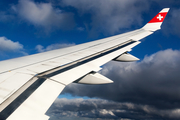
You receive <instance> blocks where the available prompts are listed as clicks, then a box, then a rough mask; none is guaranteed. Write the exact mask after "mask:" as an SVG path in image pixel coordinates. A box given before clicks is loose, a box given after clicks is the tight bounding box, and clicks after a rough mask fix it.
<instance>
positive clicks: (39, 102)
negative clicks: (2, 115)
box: [7, 79, 65, 120]
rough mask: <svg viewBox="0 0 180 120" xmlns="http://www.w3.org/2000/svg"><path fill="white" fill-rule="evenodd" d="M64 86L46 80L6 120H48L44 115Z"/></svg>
mask: <svg viewBox="0 0 180 120" xmlns="http://www.w3.org/2000/svg"><path fill="white" fill-rule="evenodd" d="M64 87H65V86H64V85H62V84H60V83H58V82H55V81H52V80H49V79H47V80H46V81H45V82H44V83H43V84H42V85H41V86H40V87H39V88H38V89H37V90H36V91H35V92H33V93H32V94H31V95H30V96H29V98H28V99H26V100H25V101H24V102H23V103H22V104H21V106H20V107H18V108H17V109H16V111H14V112H13V113H12V114H11V116H10V117H8V118H7V120H42V118H43V120H48V119H49V117H47V116H46V115H44V113H46V111H47V110H48V108H49V106H50V105H51V104H52V103H53V101H54V100H55V99H56V98H57V97H58V95H59V94H60V92H61V91H62V90H63V89H64Z"/></svg>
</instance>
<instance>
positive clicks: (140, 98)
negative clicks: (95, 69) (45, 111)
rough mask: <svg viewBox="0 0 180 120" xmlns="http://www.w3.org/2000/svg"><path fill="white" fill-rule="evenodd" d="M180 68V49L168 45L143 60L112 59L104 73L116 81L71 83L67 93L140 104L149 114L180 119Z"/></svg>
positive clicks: (66, 89) (65, 91) (66, 90)
mask: <svg viewBox="0 0 180 120" xmlns="http://www.w3.org/2000/svg"><path fill="white" fill-rule="evenodd" d="M179 71H180V51H178V50H172V49H167V50H164V51H159V52H157V53H155V54H153V55H150V56H145V58H144V59H143V60H142V61H140V62H134V63H118V62H110V63H108V64H107V65H105V66H104V67H103V70H102V71H101V73H102V74H104V75H105V76H107V77H109V78H110V79H112V80H113V81H114V83H113V84H109V85H78V84H70V85H69V86H67V87H66V88H65V90H64V92H63V93H70V94H72V95H78V96H88V97H96V98H101V99H107V100H112V101H116V102H118V103H131V104H132V105H140V106H142V108H141V110H143V113H146V114H148V115H149V114H150V115H151V114H153V115H154V116H156V117H162V119H179V118H180V102H179V101H180V87H179V85H180V74H179ZM135 108H136V106H135ZM132 117H133V116H132ZM133 118H134V119H135V118H136V117H135V116H134V117H133Z"/></svg>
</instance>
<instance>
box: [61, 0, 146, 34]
mask: <svg viewBox="0 0 180 120" xmlns="http://www.w3.org/2000/svg"><path fill="white" fill-rule="evenodd" d="M62 4H64V6H71V7H74V8H75V9H77V11H78V15H79V16H80V17H81V20H83V22H84V25H85V26H86V27H87V30H89V32H91V33H92V34H95V33H98V32H101V33H104V34H114V33H116V32H119V31H120V30H123V29H128V28H131V27H132V26H134V25H135V26H141V25H142V16H141V15H142V13H143V12H145V11H146V10H148V2H146V1H143V0H140V1H139V0H131V1H127V0H98V1H97V0H85V1H84V0H78V1H73V0H63V1H62ZM87 18H88V20H87ZM89 19H90V20H89Z"/></svg>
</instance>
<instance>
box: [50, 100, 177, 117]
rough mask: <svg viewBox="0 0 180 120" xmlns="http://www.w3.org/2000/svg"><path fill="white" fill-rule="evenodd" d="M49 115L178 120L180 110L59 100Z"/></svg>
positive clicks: (103, 102)
mask: <svg viewBox="0 0 180 120" xmlns="http://www.w3.org/2000/svg"><path fill="white" fill-rule="evenodd" d="M47 115H49V116H50V117H51V118H50V120H56V119H63V120H64V119H65V118H66V119H72V118H79V119H88V118H89V120H91V119H95V118H96V119H98V118H100V119H106V120H112V119H121V120H122V119H126V120H134V119H136V120H139V119H149V120H151V119H158V120H164V119H171V120H172V119H174V120H176V119H178V118H179V117H180V115H179V111H178V110H159V109H155V108H153V107H151V106H148V105H140V104H133V103H121V102H113V101H108V100H103V99H81V98H79V99H66V98H61V99H57V100H56V101H55V102H54V103H53V105H52V106H51V108H50V109H49V110H48V112H47Z"/></svg>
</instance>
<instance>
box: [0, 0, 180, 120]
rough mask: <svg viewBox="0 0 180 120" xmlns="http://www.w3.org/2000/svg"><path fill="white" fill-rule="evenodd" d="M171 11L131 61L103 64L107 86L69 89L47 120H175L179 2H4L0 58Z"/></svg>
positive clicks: (179, 112) (136, 24) (131, 26)
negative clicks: (159, 28)
mask: <svg viewBox="0 0 180 120" xmlns="http://www.w3.org/2000/svg"><path fill="white" fill-rule="evenodd" d="M166 7H168V8H170V11H169V13H168V14H167V17H166V19H165V21H164V23H163V24H162V29H161V30H159V31H157V32H155V33H154V34H152V35H150V36H148V37H147V38H145V39H142V40H141V44H139V45H138V46H136V47H134V48H133V50H132V51H131V52H130V53H131V54H132V55H134V56H136V57H138V58H140V61H137V62H128V63H120V62H113V61H111V62H109V63H107V64H106V65H104V66H103V69H102V70H101V71H100V73H101V74H103V75H105V76H107V77H108V78H110V79H111V80H113V81H114V83H112V84H107V85H80V84H75V83H72V84H70V85H68V86H67V87H66V88H65V89H64V90H63V92H62V94H61V95H60V96H59V97H58V98H57V99H56V101H55V102H54V104H53V105H52V106H51V108H50V109H49V110H48V112H47V114H48V115H49V116H51V118H50V120H58V119H61V120H71V119H73V120H76V119H78V120H80V119H82V120H92V119H93V120H95V119H102V120H103V119H106V120H111V119H117V120H142V119H143V120H144V119H146V120H152V119H153V120H178V119H180V102H179V101H180V87H179V86H180V74H179V71H180V32H179V31H180V24H179V21H180V1H179V0H4V1H1V2H0V60H6V59H11V58H16V57H20V56H26V55H31V54H35V53H39V52H45V51H49V50H53V49H58V48H63V47H69V46H73V45H77V44H81V43H85V42H89V41H93V40H97V39H101V38H106V37H109V36H113V35H117V34H121V33H124V32H128V31H132V30H135V29H138V28H141V27H143V25H145V24H146V23H147V22H148V21H150V20H151V19H152V18H153V17H154V16H155V15H156V14H157V13H158V12H159V11H161V10H162V9H163V8H166Z"/></svg>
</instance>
